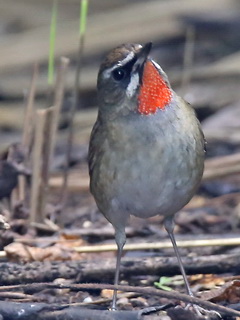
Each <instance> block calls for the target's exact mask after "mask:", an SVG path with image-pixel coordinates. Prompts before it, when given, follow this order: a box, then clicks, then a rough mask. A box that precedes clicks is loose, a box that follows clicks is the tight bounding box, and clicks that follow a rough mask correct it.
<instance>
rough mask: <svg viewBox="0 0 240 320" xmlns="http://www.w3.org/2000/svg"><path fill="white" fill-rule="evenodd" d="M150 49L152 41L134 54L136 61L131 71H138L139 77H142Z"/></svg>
mask: <svg viewBox="0 0 240 320" xmlns="http://www.w3.org/2000/svg"><path fill="white" fill-rule="evenodd" d="M151 49H152V42H148V43H147V44H145V45H144V46H143V47H142V48H141V49H140V50H139V52H138V53H137V54H136V57H137V61H136V62H135V64H134V66H133V73H135V72H138V73H139V75H140V78H141V77H142V74H143V69H144V64H145V62H146V60H147V58H148V56H149V53H150V51H151Z"/></svg>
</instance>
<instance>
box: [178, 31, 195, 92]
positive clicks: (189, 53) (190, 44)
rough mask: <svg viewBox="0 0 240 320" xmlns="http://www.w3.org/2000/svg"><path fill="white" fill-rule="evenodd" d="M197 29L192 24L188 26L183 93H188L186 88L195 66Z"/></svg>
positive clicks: (182, 84)
mask: <svg viewBox="0 0 240 320" xmlns="http://www.w3.org/2000/svg"><path fill="white" fill-rule="evenodd" d="M194 40H195V29H194V28H193V27H192V26H189V27H188V28H187V32H186V42H185V48H184V57H183V73H182V83H181V94H184V93H186V89H187V87H188V85H189V83H190V80H191V75H192V66H193V53H194Z"/></svg>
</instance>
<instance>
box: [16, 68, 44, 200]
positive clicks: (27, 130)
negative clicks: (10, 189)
mask: <svg viewBox="0 0 240 320" xmlns="http://www.w3.org/2000/svg"><path fill="white" fill-rule="evenodd" d="M38 74H39V68H38V64H37V63H34V65H33V74H32V79H31V83H30V90H29V94H28V97H27V105H26V109H25V117H24V123H23V134H22V145H23V147H24V148H25V150H26V158H25V161H24V163H23V164H24V165H27V164H28V160H29V153H30V148H31V143H32V138H33V123H34V119H33V110H34V100H35V94H36V82H37V78H38ZM25 189H26V177H25V176H23V175H21V176H19V177H18V197H19V201H20V202H21V201H26V195H25V192H26V190H25Z"/></svg>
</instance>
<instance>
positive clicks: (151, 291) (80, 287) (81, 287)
mask: <svg viewBox="0 0 240 320" xmlns="http://www.w3.org/2000/svg"><path fill="white" fill-rule="evenodd" d="M26 288H29V289H30V288H31V289H32V290H35V291H36V290H37V291H41V290H43V289H46V288H50V289H53V288H54V289H70V290H73V291H85V290H99V289H100V290H104V289H110V290H114V289H118V290H120V291H125V292H137V293H140V294H141V295H149V296H158V297H161V298H166V299H171V300H180V301H183V302H186V303H191V304H197V305H199V306H201V307H203V308H206V309H208V310H215V311H218V312H220V313H222V314H227V315H231V316H240V312H239V311H236V310H233V309H230V308H227V307H223V306H220V305H216V304H214V303H212V302H209V301H204V300H201V299H199V298H195V297H190V296H188V295H186V294H183V293H178V292H176V291H171V292H169V291H163V290H157V289H155V288H147V287H134V286H125V285H118V286H114V285H110V284H95V283H87V284H70V285H66V284H53V283H48V282H46V283H31V284H24V285H22V284H20V285H14V286H3V287H1V288H0V291H2V290H3V291H6V290H16V289H26ZM67 306H68V305H67Z"/></svg>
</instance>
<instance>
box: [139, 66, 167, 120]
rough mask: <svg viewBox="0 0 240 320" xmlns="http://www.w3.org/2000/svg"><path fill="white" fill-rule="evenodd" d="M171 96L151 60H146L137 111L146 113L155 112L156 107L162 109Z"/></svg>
mask: <svg viewBox="0 0 240 320" xmlns="http://www.w3.org/2000/svg"><path fill="white" fill-rule="evenodd" d="M171 97H172V92H171V90H170V89H169V87H168V86H167V84H166V82H165V81H164V79H163V78H162V77H161V75H160V73H159V71H158V70H157V68H156V67H155V66H154V64H153V63H152V62H151V61H147V62H146V63H145V66H144V70H143V77H142V85H141V87H140V92H139V96H138V102H139V106H138V112H139V113H141V114H143V115H148V114H154V113H156V112H157V110H158V109H162V110H163V109H164V108H165V106H166V105H167V104H169V102H170V101H171Z"/></svg>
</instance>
